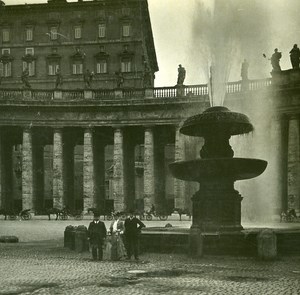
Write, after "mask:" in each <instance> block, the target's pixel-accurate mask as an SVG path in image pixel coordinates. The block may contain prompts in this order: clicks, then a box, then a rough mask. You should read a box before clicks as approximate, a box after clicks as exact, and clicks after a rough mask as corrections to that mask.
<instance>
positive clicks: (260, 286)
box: [0, 221, 300, 295]
mask: <svg viewBox="0 0 300 295" xmlns="http://www.w3.org/2000/svg"><path fill="white" fill-rule="evenodd" d="M36 224H37V222H35V221H30V222H28V223H25V222H17V221H15V222H10V221H9V222H4V221H0V235H2V234H3V233H4V232H5V229H6V230H7V228H10V234H13V233H12V229H13V228H14V230H15V231H16V232H18V233H19V234H20V239H21V242H20V243H17V244H3V243H2V244H1V243H0V294H114V295H118V294H138V295H143V294H180V295H181V294H230V295H231V294H247V295H249V294H253V295H260V294H264V295H267V294H272V295H275V294H293V295H296V294H300V257H290V256H286V257H280V258H279V259H278V260H276V261H273V262H263V261H258V260H256V259H255V258H249V257H248V258H245V257H228V256H205V257H203V258H201V259H192V258H189V257H188V256H186V255H179V254H174V255H173V254H141V256H140V259H141V260H140V261H139V262H135V261H130V262H129V261H119V262H111V261H102V262H99V261H97V262H94V261H92V260H91V258H90V256H91V254H90V253H89V252H84V253H76V252H74V251H71V250H69V249H64V248H63V240H62V232H60V235H59V236H58V235H53V232H52V231H50V230H48V232H47V230H46V228H47V227H48V228H51V227H54V228H56V227H58V226H61V227H63V226H65V225H68V224H74V222H66V224H63V223H59V222H57V223H55V222H54V221H53V223H52V222H50V223H49V222H46V221H43V222H39V224H38V225H39V227H37V226H36ZM49 224H50V226H49ZM81 224H82V222H81ZM83 224H85V223H84V222H83ZM29 225H31V226H29ZM37 228H39V229H40V231H37V230H36V229H37ZM42 230H44V231H46V234H47V237H48V238H49V239H50V240H49V241H47V240H45V239H44V237H45V234H41V231H42ZM24 237H27V238H26V239H25V238H24ZM39 237H40V241H39V240H38V238H39ZM22 239H23V240H26V241H23V242H22Z"/></svg>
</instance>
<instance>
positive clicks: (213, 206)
mask: <svg viewBox="0 0 300 295" xmlns="http://www.w3.org/2000/svg"><path fill="white" fill-rule="evenodd" d="M241 201H242V197H241V195H240V194H239V192H238V191H236V190H235V189H234V187H233V181H230V180H226V179H216V180H214V181H206V182H204V183H203V182H202V184H201V185H200V189H199V191H198V192H196V193H195V195H194V196H193V198H192V202H193V224H192V228H194V229H199V230H200V231H201V232H224V231H225V232H227V231H240V230H242V229H243V227H242V226H241Z"/></svg>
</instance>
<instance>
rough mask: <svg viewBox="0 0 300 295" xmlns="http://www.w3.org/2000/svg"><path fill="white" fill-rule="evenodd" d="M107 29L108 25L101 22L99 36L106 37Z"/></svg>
mask: <svg viewBox="0 0 300 295" xmlns="http://www.w3.org/2000/svg"><path fill="white" fill-rule="evenodd" d="M105 31H106V25H105V24H100V25H99V26H98V36H99V38H104V37H105Z"/></svg>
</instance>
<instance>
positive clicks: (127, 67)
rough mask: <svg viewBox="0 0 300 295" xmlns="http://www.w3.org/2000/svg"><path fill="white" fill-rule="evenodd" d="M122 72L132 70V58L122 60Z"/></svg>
mask: <svg viewBox="0 0 300 295" xmlns="http://www.w3.org/2000/svg"><path fill="white" fill-rule="evenodd" d="M121 72H122V73H128V72H131V60H129V59H123V60H122V61H121Z"/></svg>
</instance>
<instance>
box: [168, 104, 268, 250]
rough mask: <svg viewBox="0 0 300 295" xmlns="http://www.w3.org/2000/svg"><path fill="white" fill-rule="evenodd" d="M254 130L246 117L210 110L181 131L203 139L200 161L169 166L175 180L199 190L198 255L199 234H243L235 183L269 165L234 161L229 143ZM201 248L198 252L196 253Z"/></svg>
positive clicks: (196, 207) (194, 226)
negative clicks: (196, 185)
mask: <svg viewBox="0 0 300 295" xmlns="http://www.w3.org/2000/svg"><path fill="white" fill-rule="evenodd" d="M252 130H253V126H252V124H251V123H250V121H249V119H248V117H247V116H245V115H244V114H240V113H235V112H231V111H230V110H229V109H227V108H225V107H211V108H209V109H207V110H206V111H205V112H203V113H202V114H199V115H196V116H193V117H190V118H188V119H187V120H186V121H185V122H184V124H183V126H182V127H181V129H180V132H181V133H183V134H185V135H189V136H198V137H204V140H205V142H204V145H203V147H202V149H201V151H200V156H201V159H196V160H192V161H181V162H175V163H172V164H170V165H169V167H170V170H171V172H172V174H173V176H174V177H176V178H179V179H181V180H187V181H197V182H199V184H200V189H199V191H198V192H196V193H195V195H194V196H193V198H192V204H193V219H192V227H191V237H190V240H191V243H192V244H193V243H194V245H192V248H193V249H194V252H195V249H196V252H199V247H202V246H201V245H202V242H203V241H202V239H201V238H199V236H200V235H203V234H205V233H218V234H219V233H226V232H236V233H240V231H241V230H242V229H243V227H242V225H241V201H242V197H241V195H240V194H239V192H238V191H236V190H235V189H234V182H235V181H236V180H242V179H250V178H253V177H256V176H258V175H260V174H261V173H263V171H264V170H265V169H266V166H267V162H266V161H263V160H260V159H246V158H234V157H233V155H234V152H233V150H232V148H231V146H230V144H229V139H230V137H231V136H232V135H238V134H244V133H249V132H251V131H252ZM197 249H198V250H197Z"/></svg>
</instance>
